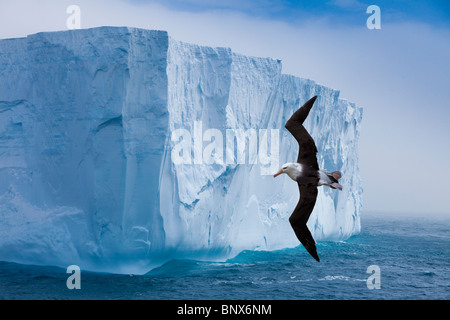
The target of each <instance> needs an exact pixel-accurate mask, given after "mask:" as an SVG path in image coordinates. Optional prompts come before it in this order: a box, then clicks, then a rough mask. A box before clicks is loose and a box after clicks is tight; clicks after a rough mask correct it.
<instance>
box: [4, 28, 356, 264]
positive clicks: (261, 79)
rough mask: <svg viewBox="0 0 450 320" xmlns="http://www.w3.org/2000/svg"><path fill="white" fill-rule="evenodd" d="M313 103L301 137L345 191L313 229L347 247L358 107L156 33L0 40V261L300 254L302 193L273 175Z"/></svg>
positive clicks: (256, 63)
mask: <svg viewBox="0 0 450 320" xmlns="http://www.w3.org/2000/svg"><path fill="white" fill-rule="evenodd" d="M313 95H318V99H317V101H316V103H315V106H314V108H313V109H312V111H311V113H310V115H309V117H308V118H307V121H306V123H305V126H306V127H307V129H308V130H309V131H310V133H311V135H312V136H313V138H314V139H315V141H316V144H317V148H318V151H319V153H318V160H319V166H320V167H321V168H324V169H327V170H329V171H333V170H340V171H342V172H343V178H342V180H341V184H342V185H343V186H344V191H342V192H338V191H336V190H332V189H329V188H320V191H319V198H318V200H317V204H316V207H315V209H314V211H313V213H312V215H311V217H310V220H309V222H308V226H309V228H310V230H311V231H312V233H313V236H314V237H315V239H316V240H319V241H320V240H325V239H331V240H338V239H345V238H348V237H349V236H351V235H352V234H355V233H357V232H359V229H360V222H359V212H360V208H361V194H362V187H361V181H360V177H359V172H358V145H357V144H358V137H359V125H360V122H361V118H362V109H360V108H358V107H356V106H355V105H354V104H352V103H350V102H348V101H346V100H342V99H339V92H338V91H336V90H333V89H330V88H326V87H323V86H320V85H318V84H316V83H315V82H313V81H311V80H306V79H301V78H298V77H294V76H290V75H285V74H282V73H281V63H280V62H279V61H276V60H272V59H263V58H254V57H247V56H243V55H239V54H236V53H233V52H232V51H231V50H230V49H225V48H209V47H201V46H197V45H193V44H186V43H182V42H178V41H175V40H173V39H172V38H170V37H169V36H168V35H167V33H166V32H163V31H150V30H142V29H135V28H112V27H102V28H94V29H87V30H73V31H65V32H52V33H38V34H35V35H31V36H28V37H26V38H20V39H6V40H0V260H7V261H16V262H21V263H34V264H51V265H60V266H68V265H70V264H78V265H79V266H80V267H81V268H82V269H83V268H87V269H91V270H107V271H114V272H144V271H145V270H148V268H149V267H150V266H154V265H157V264H158V263H161V262H162V261H164V260H166V259H170V258H174V257H192V258H202V259H223V258H226V257H230V256H233V255H235V254H237V253H238V252H239V251H241V250H244V249H257V248H259V249H264V250H266V249H267V250H271V249H278V248H284V247H293V246H297V245H298V244H299V242H298V240H297V239H296V237H295V234H294V233H293V231H292V229H291V227H290V225H289V222H288V217H289V216H290V214H291V212H292V210H293V208H294V207H295V205H296V204H297V201H298V198H299V193H298V189H297V186H296V185H295V183H293V182H292V181H291V180H290V179H289V178H287V177H286V176H280V177H278V178H277V179H273V177H272V176H271V175H269V174H268V173H272V174H273V173H274V171H277V170H278V168H279V166H280V165H281V164H283V163H285V162H291V161H295V159H296V157H297V143H296V141H295V140H294V138H293V137H292V136H290V134H289V132H288V131H287V130H285V129H284V124H285V122H286V120H287V119H288V118H289V117H290V115H291V114H292V113H293V112H294V111H295V110H296V109H297V108H299V107H300V106H301V105H302V104H303V103H304V102H305V101H306V100H307V99H309V98H310V97H312V96H313ZM241 146H243V149H240V147H241ZM243 150H244V151H245V152H243Z"/></svg>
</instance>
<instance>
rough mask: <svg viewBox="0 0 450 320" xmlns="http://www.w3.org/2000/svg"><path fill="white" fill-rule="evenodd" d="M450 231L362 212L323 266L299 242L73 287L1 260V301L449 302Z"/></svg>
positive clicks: (59, 276) (56, 274)
mask: <svg viewBox="0 0 450 320" xmlns="http://www.w3.org/2000/svg"><path fill="white" fill-rule="evenodd" d="M449 231H450V218H449V217H448V216H447V217H445V216H441V217H407V216H400V217H399V216H395V217H393V216H389V215H386V214H383V215H380V216H378V215H376V214H363V215H362V216H361V233H360V234H358V235H354V236H353V237H351V238H350V239H348V240H346V241H342V242H331V241H321V242H318V244H317V250H318V252H319V255H320V257H321V262H320V263H318V262H316V261H315V260H314V259H313V258H311V257H310V256H309V255H308V253H307V252H306V251H305V249H304V248H303V247H301V246H299V247H296V248H293V249H285V250H278V251H270V252H267V251H245V252H242V253H240V254H239V255H238V256H236V257H234V258H232V259H229V260H228V261H226V262H204V261H195V260H172V261H169V262H167V263H166V264H164V265H163V266H161V267H159V268H156V269H153V270H152V271H151V272H149V273H148V274H146V275H119V274H107V273H94V272H85V271H83V270H81V281H80V283H81V289H73V290H69V289H68V288H67V286H66V280H67V278H68V276H69V274H67V273H66V269H62V268H58V267H51V266H32V265H22V264H16V263H11V262H0V299H8V300H9V299H39V300H41V299H102V300H103V299H133V300H134V299H152V300H153V299H165V300H172V299H176V300H191V299H202V300H203V299H207V300H215V299H220V300H228V299H233V300H242V299H245V300H247V299H251V300H253V299H255V300H266V299H268V300H278V299H283V300H286V299H287V300H291V299H296V300H298V299H324V300H327V299H333V300H336V299H350V300H351V299H358V300H361V299H368V300H378V299H387V300H394V299H395V300H398V299H401V300H403V299H405V300H408V299H420V300H421V299H424V300H428V299H433V300H435V299H439V300H447V299H449V298H450V270H449V267H450V233H449ZM369 266H376V267H375V268H378V271H379V272H378V273H376V272H375V273H373V271H371V270H372V269H370V268H369ZM368 268H369V270H368ZM372 268H373V267H372ZM368 271H369V272H368ZM375 277H376V279H375ZM368 279H369V280H370V281H368ZM376 283H378V285H379V289H377V288H376V287H375V288H372V289H370V288H369V287H374V286H375V284H376Z"/></svg>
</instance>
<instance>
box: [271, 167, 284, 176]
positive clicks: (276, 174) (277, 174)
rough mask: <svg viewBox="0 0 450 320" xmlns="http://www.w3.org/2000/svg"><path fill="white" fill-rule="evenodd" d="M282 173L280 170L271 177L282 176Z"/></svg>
mask: <svg viewBox="0 0 450 320" xmlns="http://www.w3.org/2000/svg"><path fill="white" fill-rule="evenodd" d="M282 173H283V169H280V170H278V172H277V173H275V174H274V175H273V177H274V178H276V177H277V176H279V175H280V174H282Z"/></svg>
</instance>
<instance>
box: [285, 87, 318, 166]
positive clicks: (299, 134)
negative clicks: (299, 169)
mask: <svg viewBox="0 0 450 320" xmlns="http://www.w3.org/2000/svg"><path fill="white" fill-rule="evenodd" d="M316 99H317V96H314V97H312V98H311V99H309V100H308V101H307V102H306V103H305V104H304V105H303V106H302V107H301V108H300V109H298V110H297V111H296V112H295V113H294V114H293V115H292V116H291V118H290V119H289V120H288V121H287V122H286V125H285V128H286V129H288V130H289V132H290V133H291V134H292V135H293V136H294V138H295V139H296V140H297V142H298V147H299V150H298V157H297V162H298V163H301V164H303V165H306V166H310V167H311V168H312V169H314V170H319V165H318V163H317V148H316V144H315V143H314V140H313V138H312V137H311V135H310V134H309V133H308V131H306V129H305V127H303V122H304V121H305V119H306V117H307V116H308V114H309V111H310V110H311V108H312V106H313V104H314V101H316Z"/></svg>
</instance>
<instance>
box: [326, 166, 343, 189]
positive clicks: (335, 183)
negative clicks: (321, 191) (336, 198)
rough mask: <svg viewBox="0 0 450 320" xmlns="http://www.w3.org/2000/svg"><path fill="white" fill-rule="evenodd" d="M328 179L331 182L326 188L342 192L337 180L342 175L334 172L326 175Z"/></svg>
mask: <svg viewBox="0 0 450 320" xmlns="http://www.w3.org/2000/svg"><path fill="white" fill-rule="evenodd" d="M328 177H330V179H331V180H332V181H333V182H332V183H330V184H329V185H328V186H329V187H330V188H333V189H338V190H341V191H342V186H341V185H340V184H339V182H338V180H339V179H340V178H341V177H342V173H341V172H340V171H334V172H331V173H328Z"/></svg>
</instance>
